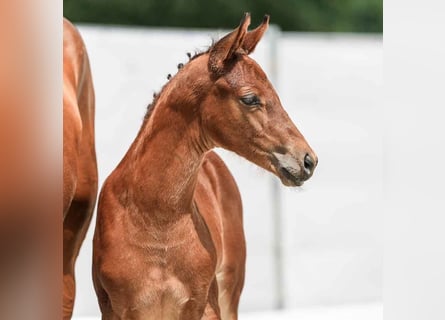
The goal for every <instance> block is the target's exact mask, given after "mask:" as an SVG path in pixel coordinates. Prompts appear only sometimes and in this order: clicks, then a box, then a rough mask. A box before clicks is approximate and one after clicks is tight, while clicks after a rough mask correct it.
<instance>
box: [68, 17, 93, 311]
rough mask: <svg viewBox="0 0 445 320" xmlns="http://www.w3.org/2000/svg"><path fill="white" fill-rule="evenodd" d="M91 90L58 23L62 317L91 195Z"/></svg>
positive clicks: (84, 63) (72, 35) (73, 34)
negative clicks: (60, 41) (60, 43)
mask: <svg viewBox="0 0 445 320" xmlns="http://www.w3.org/2000/svg"><path fill="white" fill-rule="evenodd" d="M94 110H95V109H94V89H93V82H92V78H91V71H90V65H89V61H88V55H87V52H86V49H85V45H84V43H83V41H82V38H81V36H80V34H79V32H78V31H77V30H76V28H75V27H74V26H73V25H72V24H71V23H70V22H69V21H68V20H66V19H64V21H63V285H64V287H63V318H64V319H70V318H71V313H72V309H73V305H74V296H75V280H74V266H75V261H76V258H77V255H78V254H79V250H80V246H81V245H82V241H83V239H84V238H85V234H86V232H87V230H88V226H89V224H90V221H91V217H92V215H93V209H94V205H95V202H96V196H97V164H96V151H95V144H94Z"/></svg>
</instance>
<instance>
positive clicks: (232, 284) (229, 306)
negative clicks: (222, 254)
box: [217, 264, 244, 320]
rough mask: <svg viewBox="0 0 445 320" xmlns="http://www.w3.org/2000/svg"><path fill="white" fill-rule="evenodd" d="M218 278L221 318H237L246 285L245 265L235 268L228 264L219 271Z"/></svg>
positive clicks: (235, 319)
mask: <svg viewBox="0 0 445 320" xmlns="http://www.w3.org/2000/svg"><path fill="white" fill-rule="evenodd" d="M217 279H218V286H219V288H220V290H219V306H220V308H221V319H223V320H237V319H238V305H239V300H240V296H241V291H242V289H243V285H244V265H238V267H237V268H234V267H233V266H228V265H227V264H226V265H225V266H223V268H222V270H221V271H220V272H219V273H218V275H217Z"/></svg>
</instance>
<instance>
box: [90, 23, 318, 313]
mask: <svg viewBox="0 0 445 320" xmlns="http://www.w3.org/2000/svg"><path fill="white" fill-rule="evenodd" d="M268 23H269V17H268V16H266V17H265V18H264V20H263V22H262V24H261V25H260V26H259V27H258V28H256V29H255V30H253V31H250V32H248V31H247V28H248V25H249V24H250V16H249V15H248V14H246V15H245V16H244V18H243V19H242V21H241V24H240V26H239V27H238V28H237V29H235V30H234V31H233V32H231V33H229V34H228V35H226V36H225V37H223V38H222V39H221V40H219V41H218V42H216V43H215V44H214V45H212V46H211V47H210V48H209V50H208V51H206V52H204V53H202V54H198V55H196V56H195V57H193V58H192V59H191V61H190V62H188V63H187V64H185V65H184V66H183V67H182V68H181V69H180V70H179V72H178V73H177V74H176V75H175V76H174V77H173V78H171V80H170V81H169V82H168V83H167V84H166V85H165V86H164V88H163V89H162V91H161V93H160V94H159V95H158V96H157V97H156V98H155V101H154V102H153V104H152V106H151V107H150V108H149V111H148V113H147V116H146V118H145V120H144V123H143V125H142V128H141V129H140V131H139V134H138V136H137V137H136V139H135V141H134V142H133V144H132V145H131V147H130V149H129V150H128V152H127V154H126V155H125V157H124V158H123V159H122V161H121V162H120V164H119V165H118V166H117V168H116V169H115V170H114V171H113V172H112V174H111V175H110V176H109V177H108V178H107V180H106V182H105V183H104V186H103V188H102V191H101V195H100V199H99V206H98V216H97V223H96V230H95V234H94V244H93V247H94V249H93V250H94V251H93V280H94V284H95V289H96V293H97V296H98V300H99V304H100V308H101V311H102V319H145V320H147V319H156V320H159V319H182V320H195V319H237V318H238V315H237V314H238V303H239V298H240V294H241V291H242V287H243V283H244V272H245V259H246V249H245V240H244V232H243V217H242V205H241V199H240V194H239V192H238V188H237V186H236V183H235V181H234V179H233V177H232V175H231V174H230V172H229V170H228V169H227V168H226V166H225V165H224V163H223V161H222V160H221V159H220V158H219V157H218V156H217V155H216V153H214V152H212V151H211V149H212V148H214V147H223V148H225V149H228V150H231V151H233V152H235V153H237V154H239V155H240V156H242V157H244V158H246V159H247V160H249V161H252V162H253V163H256V164H257V165H259V166H260V167H262V168H264V169H266V170H268V171H270V172H272V173H274V174H275V175H277V176H278V177H279V178H280V179H281V181H282V183H283V184H285V185H287V186H299V185H302V184H303V182H304V181H305V180H307V179H308V178H309V177H311V175H312V173H313V171H314V169H315V166H316V165H317V157H316V155H315V154H314V152H313V151H312V149H311V148H310V147H309V145H308V144H307V142H306V141H305V139H304V138H303V136H302V135H301V133H300V132H299V131H298V129H297V128H296V127H295V125H294V124H293V123H292V121H291V119H290V118H289V116H288V115H287V113H286V112H285V111H284V109H283V108H282V106H281V103H280V100H279V98H278V95H277V94H276V92H275V90H274V89H273V87H272V85H271V83H270V82H269V81H268V79H267V77H266V75H265V73H264V72H263V70H262V69H261V68H260V66H259V65H258V64H257V63H256V62H255V61H254V60H252V59H251V58H250V57H249V56H248V55H249V54H250V53H251V52H252V51H253V50H254V49H255V47H256V45H257V43H258V42H259V41H260V39H261V37H262V36H263V34H264V32H265V31H266V29H267V27H268Z"/></svg>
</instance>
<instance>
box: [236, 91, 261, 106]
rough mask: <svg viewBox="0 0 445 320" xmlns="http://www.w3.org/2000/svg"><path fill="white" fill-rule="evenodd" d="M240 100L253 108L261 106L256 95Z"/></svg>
mask: <svg viewBox="0 0 445 320" xmlns="http://www.w3.org/2000/svg"><path fill="white" fill-rule="evenodd" d="M240 100H241V102H242V103H243V104H245V105H246V106H251V107H254V106H259V105H260V104H261V101H260V99H259V98H258V97H257V96H256V95H254V94H249V95H247V96H244V97H241V98H240Z"/></svg>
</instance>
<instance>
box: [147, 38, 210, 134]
mask: <svg viewBox="0 0 445 320" xmlns="http://www.w3.org/2000/svg"><path fill="white" fill-rule="evenodd" d="M215 43H216V41H215V40H214V39H212V44H211V45H210V46H209V47H208V48H207V50H205V51H195V54H194V55H193V56H192V55H191V54H190V52H187V56H188V57H189V61H187V62H186V64H187V63H189V62H190V61H193V60H195V59H196V58H198V57H200V56H202V55H204V54H206V53H209V52H210V50H212V48H213V46H214V45H215ZM179 65H182V67H183V66H184V65H183V64H182V63H180V64H179ZM179 65H178V72H179V70H180V69H182V67H181V68H179ZM167 79H168V81H170V79H171V75H170V74H169V75H168V77H167ZM167 83H168V82H167ZM167 83H166V84H167ZM166 84H164V85H163V86H162V88H161V90H160V91H159V92H158V93H154V94H153V101H152V102H151V103H150V104H149V105H148V106H147V111H146V112H145V116H144V120H143V123H142V126H144V124H145V123H146V122H147V121H148V119H149V118H150V116H151V114H152V113H153V109H154V107H155V106H156V104H157V102H158V98H159V96H160V95H161V94H162V92H163V91H164V88H165V86H166Z"/></svg>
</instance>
